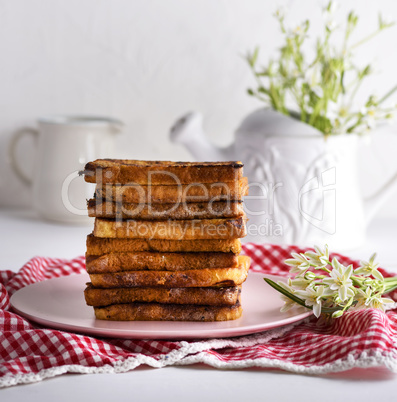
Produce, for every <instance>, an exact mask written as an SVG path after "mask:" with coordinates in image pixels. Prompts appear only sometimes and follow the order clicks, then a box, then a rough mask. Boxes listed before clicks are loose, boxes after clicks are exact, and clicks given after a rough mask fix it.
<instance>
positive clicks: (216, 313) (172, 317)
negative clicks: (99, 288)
mask: <svg viewBox="0 0 397 402" xmlns="http://www.w3.org/2000/svg"><path fill="white" fill-rule="evenodd" d="M94 311H95V317H96V318H97V319H99V320H110V321H229V320H236V319H237V318H240V317H241V314H242V312H243V309H242V307H241V304H240V302H237V303H236V304H235V305H233V306H197V305H191V304H190V305H189V304H185V305H183V304H160V303H125V304H112V305H111V306H107V307H94Z"/></svg>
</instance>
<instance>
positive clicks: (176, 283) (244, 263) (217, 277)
mask: <svg viewBox="0 0 397 402" xmlns="http://www.w3.org/2000/svg"><path fill="white" fill-rule="evenodd" d="M238 259H239V266H238V267H237V268H205V267H203V268H202V269H191V270H186V271H122V272H112V273H103V274H90V279H91V283H92V285H93V286H94V287H96V288H123V287H164V288H185V287H187V288H191V287H193V288H194V287H228V286H238V285H241V284H242V283H243V282H244V281H245V280H246V279H247V275H248V269H249V266H250V258H249V257H247V256H239V257H238Z"/></svg>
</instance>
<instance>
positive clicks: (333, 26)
mask: <svg viewBox="0 0 397 402" xmlns="http://www.w3.org/2000/svg"><path fill="white" fill-rule="evenodd" d="M325 27H326V28H327V30H328V31H329V32H332V31H334V30H335V29H336V28H337V27H338V24H337V23H336V22H335V21H334V20H329V21H327V22H326V23H325Z"/></svg>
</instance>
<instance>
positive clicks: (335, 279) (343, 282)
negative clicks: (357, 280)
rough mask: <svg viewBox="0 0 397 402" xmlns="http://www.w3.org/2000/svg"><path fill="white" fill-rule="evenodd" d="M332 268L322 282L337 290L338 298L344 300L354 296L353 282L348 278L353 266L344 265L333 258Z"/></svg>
mask: <svg viewBox="0 0 397 402" xmlns="http://www.w3.org/2000/svg"><path fill="white" fill-rule="evenodd" d="M332 268H333V269H332V271H331V273H330V274H329V276H330V277H329V278H326V279H324V280H323V282H324V283H325V284H326V285H329V288H330V289H331V290H337V291H338V296H339V298H340V300H341V301H342V302H344V301H345V300H346V299H348V298H350V297H352V296H354V290H353V289H352V286H353V282H352V280H351V278H350V277H351V275H352V273H353V266H352V265H349V266H348V267H345V266H344V265H342V264H340V263H339V261H338V260H337V259H336V258H334V259H333V260H332Z"/></svg>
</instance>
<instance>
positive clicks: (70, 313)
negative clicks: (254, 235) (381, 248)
mask: <svg viewBox="0 0 397 402" xmlns="http://www.w3.org/2000/svg"><path fill="white" fill-rule="evenodd" d="M264 276H265V275H263V274H259V273H254V272H251V273H250V274H249V275H248V279H247V281H246V282H245V283H244V285H243V292H242V306H243V309H244V312H243V316H242V317H241V318H239V319H238V320H235V321H226V322H181V321H178V322H161V321H103V320H97V319H95V316H94V311H93V308H92V307H89V306H87V305H86V304H85V300H84V295H83V290H84V288H85V284H86V282H89V276H88V275H87V274H81V275H71V276H65V277H62V278H55V279H49V280H47V281H44V282H39V283H35V284H33V285H30V286H27V287H25V288H22V289H20V290H19V291H17V292H16V293H15V294H14V295H13V296H12V297H11V306H12V308H13V309H14V311H16V312H17V313H18V314H20V315H22V316H24V317H26V318H28V319H30V320H32V321H35V322H37V323H39V324H41V325H44V326H48V327H53V328H57V329H62V330H66V331H72V332H80V333H83V334H89V335H96V336H104V337H114V338H131V339H192V338H219V337H232V336H240V335H247V334H252V333H255V332H260V331H264V330H266V329H270V328H274V327H279V326H282V325H286V324H290V323H292V322H295V321H298V320H301V319H303V318H305V317H307V316H309V315H310V314H311V313H312V312H311V311H308V310H303V308H298V309H296V310H294V309H293V310H290V311H288V312H285V313H281V312H280V307H281V306H282V305H283V302H282V300H281V298H280V295H279V293H277V292H276V291H275V290H273V289H272V288H271V287H270V286H269V285H267V284H266V283H265V281H264V280H263V278H264ZM266 276H267V277H269V278H271V279H273V280H280V278H278V277H274V276H273V277H272V276H270V275H266Z"/></svg>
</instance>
